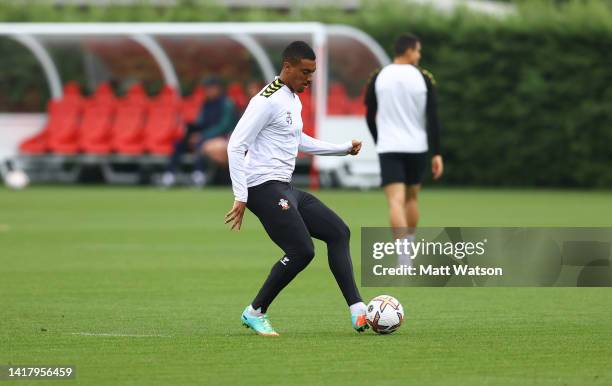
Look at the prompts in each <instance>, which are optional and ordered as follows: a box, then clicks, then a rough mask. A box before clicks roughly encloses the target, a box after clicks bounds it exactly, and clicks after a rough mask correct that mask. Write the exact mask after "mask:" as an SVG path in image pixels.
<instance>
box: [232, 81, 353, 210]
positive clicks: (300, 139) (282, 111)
mask: <svg viewBox="0 0 612 386" xmlns="http://www.w3.org/2000/svg"><path fill="white" fill-rule="evenodd" d="M302 126H303V124H302V103H301V102H300V98H299V97H298V96H297V95H296V94H294V93H293V92H292V91H291V90H290V89H289V87H287V86H286V85H285V84H284V83H282V82H281V81H280V79H279V78H277V79H276V80H274V82H272V83H270V84H269V85H267V86H266V87H264V88H263V89H262V90H261V91H260V92H259V93H258V94H257V95H256V96H254V97H253V98H251V101H250V102H249V105H248V106H247V109H246V111H245V112H244V114H243V115H242V118H240V121H238V124H237V125H236V128H235V129H234V132H233V133H232V136H231V138H230V140H229V144H228V146H227V154H228V160H229V168H230V176H231V179H232V188H233V190H234V197H235V199H236V200H237V201H241V202H247V198H248V189H247V188H248V187H251V186H256V185H260V184H262V183H264V182H266V181H270V180H277V181H284V182H290V181H291V175H292V174H293V170H294V169H295V159H296V157H297V154H298V150H299V151H302V152H304V153H309V154H316V155H346V154H348V152H349V150H350V149H351V148H352V143H351V142H346V143H343V144H333V143H329V142H324V141H321V140H318V139H315V138H312V137H310V136H308V135H306V134H304V133H302ZM245 154H246V156H245Z"/></svg>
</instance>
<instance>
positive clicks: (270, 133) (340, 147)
mask: <svg viewBox="0 0 612 386" xmlns="http://www.w3.org/2000/svg"><path fill="white" fill-rule="evenodd" d="M315 69H316V63H315V53H314V52H313V50H312V48H310V46H308V44H306V43H305V42H302V41H295V42H293V43H291V44H289V45H288V46H287V47H286V48H285V50H284V51H283V54H282V70H281V73H280V76H279V77H277V78H276V79H275V80H274V81H273V82H272V83H270V84H268V85H267V86H266V87H264V88H263V89H262V90H261V91H260V92H259V93H258V94H257V95H256V96H254V97H253V98H251V100H250V102H249V105H248V107H247V109H246V111H245V113H244V115H243V116H242V118H241V119H240V121H239V122H238V124H237V125H236V128H235V129H234V132H233V134H232V136H231V138H230V141H229V146H228V157H229V166H230V176H231V179H232V188H233V191H234V204H233V206H232V208H231V210H230V211H229V212H228V213H227V214H226V216H225V223H231V229H237V230H239V229H240V226H241V224H242V218H243V215H244V210H245V208H248V209H249V210H250V211H251V212H252V213H253V214H255V216H257V217H258V218H259V221H261V223H262V225H263V227H264V229H265V230H266V232H267V233H268V236H269V237H270V238H271V239H272V241H274V242H275V243H276V244H277V245H278V246H279V247H280V248H281V249H282V250H283V253H284V254H283V255H282V256H281V258H280V259H279V260H278V261H277V262H276V264H274V266H273V267H272V270H271V271H270V274H269V275H268V278H267V279H266V281H265V282H264V284H263V286H262V287H261V289H260V290H259V292H258V293H257V295H256V296H255V298H254V299H253V301H252V302H251V304H249V305H248V306H247V307H246V308H245V310H244V312H243V313H242V323H243V324H244V325H245V326H247V327H249V328H251V329H253V330H254V331H255V332H256V333H258V334H260V335H264V336H276V335H278V333H277V332H276V331H275V330H274V328H273V327H272V325H271V324H270V320H269V319H268V315H267V314H266V312H267V311H268V307H269V306H270V304H271V303H272V301H273V300H274V298H276V296H277V295H278V294H279V293H280V292H281V291H282V289H283V288H285V287H286V286H287V285H288V284H289V283H290V282H291V281H292V280H293V279H294V278H295V277H296V276H297V274H298V273H300V271H302V270H303V269H304V268H306V266H307V265H308V264H309V263H310V261H311V260H312V259H313V257H314V254H315V251H314V245H313V242H312V239H311V237H314V238H316V239H319V240H323V241H324V242H325V243H326V244H327V256H328V262H329V267H330V269H331V271H332V273H333V275H334V277H335V279H336V282H337V283H338V286H339V287H340V290H341V292H342V294H343V296H344V298H345V300H346V303H347V305H348V306H349V311H350V314H351V320H352V324H353V328H355V329H356V330H357V331H359V332H361V331H364V330H365V329H366V328H367V323H366V319H365V314H366V306H365V304H364V303H363V301H362V299H361V296H360V294H359V290H358V289H357V285H356V283H355V278H354V274H353V265H352V262H351V255H350V251H349V238H350V230H349V228H348V226H347V225H346V224H345V223H344V222H343V221H342V219H340V217H338V215H337V214H336V213H334V212H333V211H332V210H331V209H329V208H328V207H327V206H325V205H324V204H323V203H322V202H321V201H319V200H318V199H317V198H316V197H315V196H313V195H312V194H310V193H307V192H304V191H301V190H299V189H296V188H295V187H294V186H293V185H292V184H291V176H292V174H293V170H294V168H295V159H296V157H297V154H298V150H299V151H302V152H304V153H309V154H316V155H348V154H351V155H356V154H357V153H359V150H360V149H361V142H360V141H357V140H352V141H349V142H346V143H343V144H332V143H328V142H324V141H320V140H318V139H315V138H312V137H310V136H308V135H306V134H304V133H303V132H302V114H301V113H302V104H301V102H300V98H299V97H298V96H297V93H301V92H303V91H304V89H305V88H306V87H308V86H309V85H310V83H311V79H312V75H313V73H314V72H315Z"/></svg>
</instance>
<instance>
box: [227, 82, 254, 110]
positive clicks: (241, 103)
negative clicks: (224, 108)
mask: <svg viewBox="0 0 612 386" xmlns="http://www.w3.org/2000/svg"><path fill="white" fill-rule="evenodd" d="M227 96H228V97H229V98H230V99H231V100H232V101H233V102H234V103H235V104H236V109H237V110H238V111H240V112H243V111H244V110H245V109H246V106H247V104H248V103H249V101H248V100H247V96H246V93H245V92H244V87H242V84H241V83H238V82H233V83H230V84H229V86H227Z"/></svg>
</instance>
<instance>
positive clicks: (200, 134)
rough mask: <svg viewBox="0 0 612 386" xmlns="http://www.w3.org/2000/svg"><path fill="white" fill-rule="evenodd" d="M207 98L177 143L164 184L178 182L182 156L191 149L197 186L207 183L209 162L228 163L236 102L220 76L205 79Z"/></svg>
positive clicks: (193, 178) (194, 181)
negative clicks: (229, 140)
mask: <svg viewBox="0 0 612 386" xmlns="http://www.w3.org/2000/svg"><path fill="white" fill-rule="evenodd" d="M204 87H205V89H206V100H205V101H204V103H203V104H202V109H201V110H200V113H199V114H198V117H197V119H196V120H195V122H194V123H191V124H188V125H187V131H186V132H185V135H184V136H183V138H182V139H180V140H179V141H178V142H177V143H176V144H175V146H174V152H173V153H172V156H171V157H170V161H169V162H168V166H167V168H166V172H165V173H164V175H163V176H162V181H161V182H162V185H164V186H167V187H169V186H172V185H174V184H175V183H176V172H177V169H178V168H179V167H180V164H181V158H182V156H183V154H185V152H187V151H188V150H190V149H191V150H193V152H194V155H195V161H194V165H193V172H192V174H191V180H192V182H193V184H194V185H195V186H199V187H202V186H204V185H206V182H207V181H206V180H207V178H206V174H205V169H206V161H207V159H210V160H212V161H213V162H215V163H217V164H219V165H223V166H227V141H228V139H229V136H230V134H231V132H232V130H233V129H234V126H235V125H236V121H237V118H238V117H237V114H236V108H235V105H234V102H232V100H231V99H230V98H228V97H227V95H226V94H225V88H224V85H223V82H222V81H221V80H220V79H218V78H212V77H211V78H208V79H206V80H205V81H204Z"/></svg>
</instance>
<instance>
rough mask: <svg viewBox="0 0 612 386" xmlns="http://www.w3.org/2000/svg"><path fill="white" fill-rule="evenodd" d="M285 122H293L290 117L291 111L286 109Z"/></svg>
mask: <svg viewBox="0 0 612 386" xmlns="http://www.w3.org/2000/svg"><path fill="white" fill-rule="evenodd" d="M285 120H286V121H287V124H288V125H290V124H292V123H293V119H291V111H287V118H285Z"/></svg>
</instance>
